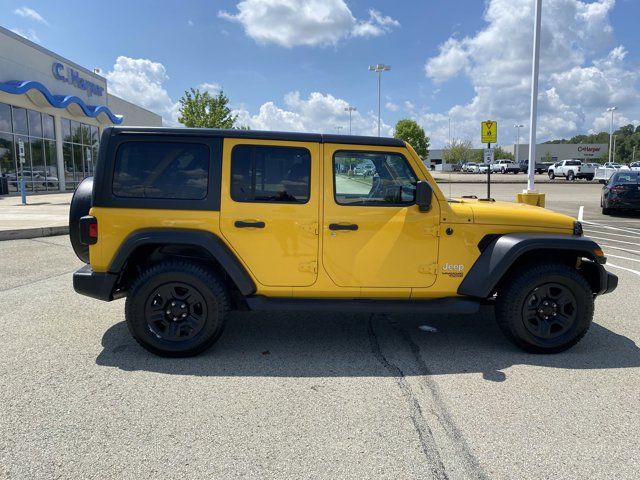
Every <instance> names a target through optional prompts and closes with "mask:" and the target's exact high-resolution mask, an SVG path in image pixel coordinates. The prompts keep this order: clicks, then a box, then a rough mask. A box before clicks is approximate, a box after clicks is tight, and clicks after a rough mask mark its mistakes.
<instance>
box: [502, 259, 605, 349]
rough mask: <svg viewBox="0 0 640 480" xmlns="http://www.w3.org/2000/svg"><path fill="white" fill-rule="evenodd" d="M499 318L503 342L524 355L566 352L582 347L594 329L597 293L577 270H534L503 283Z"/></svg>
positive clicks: (557, 267) (554, 266)
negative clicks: (583, 339)
mask: <svg viewBox="0 0 640 480" xmlns="http://www.w3.org/2000/svg"><path fill="white" fill-rule="evenodd" d="M496 318H497V320H498V325H499V326H500V329H501V330H502V332H503V333H504V334H505V336H506V337H507V338H508V339H509V340H510V341H511V342H513V343H514V344H516V345H517V346H518V347H520V348H522V349H523V350H526V351H528V352H532V353H558V352H562V351H564V350H566V349H568V348H570V347H572V346H573V345H575V344H576V343H578V342H579V341H580V339H581V338H582V337H583V336H584V335H585V334H586V333H587V330H588V329H589V327H590V326H591V320H592V319H593V293H592V291H591V288H590V286H589V284H588V283H587V281H586V280H585V279H584V278H583V277H582V276H581V275H580V274H579V273H578V272H577V271H576V270H574V269H573V268H570V267H568V266H566V265H562V264H543V265H532V266H529V267H526V268H524V269H522V270H520V271H518V272H517V273H515V274H513V275H511V276H510V277H509V278H508V279H507V281H505V282H504V283H503V287H501V288H500V290H499V291H498V298H497V301H496Z"/></svg>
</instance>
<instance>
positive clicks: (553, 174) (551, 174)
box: [549, 172, 556, 180]
mask: <svg viewBox="0 0 640 480" xmlns="http://www.w3.org/2000/svg"><path fill="white" fill-rule="evenodd" d="M554 178H556V174H555V173H553V172H549V180H553V179H554Z"/></svg>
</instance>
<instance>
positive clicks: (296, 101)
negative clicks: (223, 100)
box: [234, 91, 393, 136]
mask: <svg viewBox="0 0 640 480" xmlns="http://www.w3.org/2000/svg"><path fill="white" fill-rule="evenodd" d="M348 106H349V103H348V102H347V101H346V100H343V99H341V98H336V97H334V96H333V95H331V94H328V93H327V94H323V93H320V92H313V93H311V94H309V96H308V97H307V98H306V99H305V98H302V97H301V96H300V92H297V91H294V92H289V93H288V94H287V95H285V97H284V108H283V107H279V106H278V105H276V103H275V102H273V101H269V102H266V103H264V104H263V105H262V106H261V107H260V108H259V109H258V112H257V113H255V114H251V113H250V112H249V111H247V110H246V109H238V110H235V111H234V113H236V114H238V123H239V124H240V125H248V126H249V127H251V128H252V129H254V130H284V131H296V132H320V133H334V132H335V131H336V126H341V127H343V128H342V130H341V132H342V133H348V132H349V112H347V111H345V108H347V107H348ZM351 125H352V132H353V134H354V135H377V132H378V123H377V115H375V114H374V113H373V112H368V113H367V114H366V115H363V114H361V113H360V112H359V111H355V112H352V116H351ZM392 133H393V129H392V127H391V126H390V125H387V124H385V123H384V122H383V123H382V134H383V135H386V136H391V135H392Z"/></svg>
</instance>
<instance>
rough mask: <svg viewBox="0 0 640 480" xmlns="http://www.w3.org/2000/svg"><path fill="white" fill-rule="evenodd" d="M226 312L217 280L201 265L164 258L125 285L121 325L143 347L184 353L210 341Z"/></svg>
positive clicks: (221, 326)
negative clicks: (123, 321)
mask: <svg viewBox="0 0 640 480" xmlns="http://www.w3.org/2000/svg"><path fill="white" fill-rule="evenodd" d="M228 310H229V294H228V292H227V288H226V285H225V284H224V282H223V280H222V279H221V278H220V277H219V276H218V275H217V274H216V273H215V272H214V271H213V270H211V269H210V268H208V267H207V266H206V265H202V264H198V263H192V262H190V261H184V260H169V261H165V262H162V263H158V264H156V265H153V266H151V267H149V268H147V269H146V270H145V271H143V272H142V273H141V274H140V276H139V277H138V278H137V279H136V280H135V281H134V282H133V284H132V285H131V287H130V288H129V292H128V295H127V302H126V304H125V318H126V321H127V327H128V329H129V332H130V333H131V335H132V336H133V337H134V339H135V340H136V341H137V342H138V343H139V344H140V345H141V346H142V347H144V348H145V349H147V350H149V351H150V352H152V353H155V354H156V355H161V356H164V357H189V356H193V355H197V354H199V353H201V352H203V351H204V350H206V349H208V348H209V347H210V346H211V345H213V344H214V343H215V342H216V340H218V338H219V337H220V335H221V334H222V331H223V329H224V324H225V320H226V313H227V311H228Z"/></svg>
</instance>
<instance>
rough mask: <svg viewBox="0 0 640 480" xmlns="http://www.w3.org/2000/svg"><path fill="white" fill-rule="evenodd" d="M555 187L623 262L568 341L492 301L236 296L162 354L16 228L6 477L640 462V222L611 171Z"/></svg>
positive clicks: (592, 473) (457, 470) (3, 446)
mask: <svg viewBox="0 0 640 480" xmlns="http://www.w3.org/2000/svg"><path fill="white" fill-rule="evenodd" d="M448 188H449V186H445V187H443V190H444V191H445V193H447V194H448ZM452 189H453V192H452V193H453V194H454V195H457V194H463V193H464V194H476V195H480V194H482V193H483V192H484V187H483V186H482V185H455V184H454V185H452ZM519 189H520V187H519V186H517V185H502V186H497V185H496V186H494V188H493V195H494V197H495V198H497V199H504V200H512V199H513V198H514V196H515V193H517V192H518V191H519ZM540 190H542V191H544V192H545V193H547V205H548V206H549V207H550V208H554V209H556V210H559V211H563V212H566V213H571V214H573V215H578V212H579V209H580V206H583V207H584V208H583V217H584V221H585V222H589V223H585V229H586V230H587V234H590V235H593V236H594V237H596V236H597V237H599V239H598V241H599V242H600V243H601V244H602V245H603V247H604V250H605V253H606V254H607V255H609V256H610V262H611V263H612V264H613V265H616V266H617V267H613V266H612V267H611V269H612V271H614V272H615V273H616V274H618V275H619V277H620V286H619V288H618V290H616V291H615V292H614V293H612V294H610V295H606V296H603V297H601V298H598V299H597V301H596V314H595V321H594V325H593V326H592V328H591V330H590V332H589V333H588V334H587V336H586V337H585V338H584V339H583V340H582V341H581V342H580V343H579V344H578V345H576V346H575V347H574V348H572V349H571V350H569V351H567V352H565V353H562V354H558V355H551V356H541V355H531V354H527V353H524V352H521V351H520V350H517V349H516V348H515V347H513V346H512V345H511V344H510V343H508V342H507V341H506V340H505V339H504V338H503V337H502V336H501V334H500V333H499V331H498V329H497V327H496V325H495V322H494V320H493V317H492V314H491V311H490V310H485V311H484V312H483V313H482V315H478V316H471V317H458V316H448V315H442V316H428V315H404V316H401V315H391V316H389V315H379V314H372V315H368V314H332V315H329V314H319V313H314V312H308V313H303V314H299V313H295V314H294V313H286V314H285V313H283V314H279V313H270V314H258V313H251V312H238V313H233V314H231V316H230V319H229V323H228V327H227V329H226V331H225V333H224V335H223V336H222V338H221V340H220V341H219V343H218V344H216V345H215V346H214V347H213V348H212V349H211V350H210V351H208V352H206V353H205V354H204V355H201V356H199V357H196V358H191V359H164V358H158V357H155V356H153V355H151V354H149V353H147V352H146V351H144V350H142V349H141V348H140V347H139V346H138V345H137V344H136V343H135V342H134V341H133V340H132V339H131V337H130V336H129V334H128V332H127V329H126V326H125V324H124V322H123V319H124V315H123V307H124V302H123V301H122V300H119V301H115V302H111V303H103V302H99V301H97V300H92V299H89V298H86V297H81V296H79V295H76V294H75V293H74V292H73V289H72V286H71V274H72V272H73V271H74V270H75V269H76V268H78V267H79V266H80V265H81V264H80V262H79V261H78V260H77V259H76V258H75V256H74V255H73V252H72V250H71V247H70V246H69V242H68V237H66V236H58V237H49V238H42V239H32V240H15V241H5V242H0V259H1V260H0V278H2V283H1V285H0V304H1V305H2V307H3V308H2V309H1V310H0V327H1V328H0V405H2V407H3V411H2V414H1V415H0V432H2V433H1V434H0V478H29V479H31V478H82V479H85V478H105V477H113V478H136V479H138V478H154V479H157V478H359V479H360V478H394V479H396V478H421V479H424V478H449V479H457V478H463V479H466V478H498V479H513V478H521V479H540V478H562V479H571V478H576V479H577V478H590V479H593V478H602V479H605V478H606V479H609V478H637V472H638V471H640V456H639V455H638V453H640V436H639V435H638V432H639V431H640V415H638V412H637V409H638V404H639V403H640V350H639V348H638V341H639V340H640V326H639V325H638V324H639V320H640V315H639V314H638V311H640V299H639V298H638V294H637V292H638V287H640V268H639V267H640V264H639V261H640V240H637V234H638V233H640V218H637V217H630V216H624V217H603V216H602V215H600V214H599V207H598V206H599V191H600V188H599V186H597V185H585V184H575V185H573V184H571V185H544V186H540ZM596 234H597V235H596ZM600 238H602V240H601V239H600ZM634 251H635V253H634ZM613 252H616V253H613ZM613 255H617V257H623V258H616V257H613ZM634 267H635V268H634ZM425 325H428V326H429V327H433V328H432V329H431V330H433V329H435V330H436V331H424V330H423V329H420V328H419V327H421V326H425ZM427 330H429V329H427Z"/></svg>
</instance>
